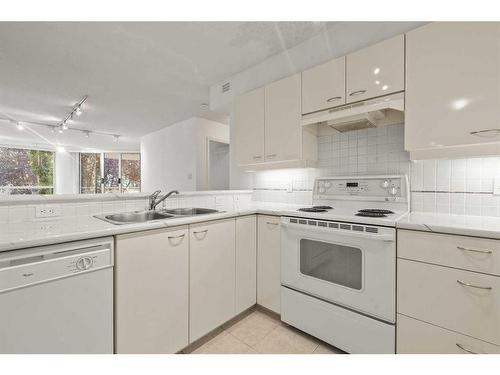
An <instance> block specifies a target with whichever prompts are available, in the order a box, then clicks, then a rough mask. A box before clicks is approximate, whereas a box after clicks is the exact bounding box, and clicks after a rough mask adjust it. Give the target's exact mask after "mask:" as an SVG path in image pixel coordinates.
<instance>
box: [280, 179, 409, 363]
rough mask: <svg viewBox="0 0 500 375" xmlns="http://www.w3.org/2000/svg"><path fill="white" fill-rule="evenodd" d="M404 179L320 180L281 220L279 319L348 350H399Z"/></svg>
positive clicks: (405, 202) (405, 204)
mask: <svg viewBox="0 0 500 375" xmlns="http://www.w3.org/2000/svg"><path fill="white" fill-rule="evenodd" d="M408 197H409V186H408V179H407V177H406V176H397V175H390V176H389V175H388V176H385V175H384V176H355V177H349V176H348V177H345V176H343V177H328V178H325V177H322V178H318V179H317V180H316V181H315V184H314V192H313V206H312V207H304V208H303V209H300V210H296V211H289V212H283V213H282V215H283V216H282V218H281V224H282V232H281V233H282V234H281V285H282V288H281V306H282V307H281V318H282V320H283V321H285V322H286V323H288V324H290V325H292V326H295V327H297V328H299V329H301V330H303V331H305V332H308V333H310V334H312V335H313V336H316V337H318V338H320V339H322V340H324V341H326V342H328V343H330V344H332V345H334V346H336V347H338V348H340V349H342V350H345V351H347V352H349V353H394V352H395V320H396V229H395V224H396V221H397V220H398V218H400V217H401V216H403V215H405V214H406V213H407V212H408V211H409V199H408Z"/></svg>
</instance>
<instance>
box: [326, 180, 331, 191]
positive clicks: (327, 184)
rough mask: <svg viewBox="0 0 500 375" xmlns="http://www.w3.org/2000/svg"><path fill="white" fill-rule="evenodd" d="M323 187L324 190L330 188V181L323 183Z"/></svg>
mask: <svg viewBox="0 0 500 375" xmlns="http://www.w3.org/2000/svg"><path fill="white" fill-rule="evenodd" d="M324 186H325V188H327V189H329V188H330V187H331V186H332V183H331V182H330V181H325V184H324Z"/></svg>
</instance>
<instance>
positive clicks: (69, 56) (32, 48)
mask: <svg viewBox="0 0 500 375" xmlns="http://www.w3.org/2000/svg"><path fill="white" fill-rule="evenodd" d="M333 24H334V23H332V22H330V23H328V22H80V23H70V22H61V23H57V22H30V23H27V22H24V23H23V22H1V23H0V72H1V74H0V117H4V118H13V119H15V120H19V121H35V122H44V123H48V124H58V123H59V122H60V121H62V120H63V119H64V117H66V115H67V114H68V113H69V112H70V111H71V109H72V106H73V105H74V104H75V103H76V102H78V101H79V100H80V99H81V98H82V97H83V96H84V95H88V96H89V98H88V100H87V101H86V102H85V104H84V107H83V109H84V112H83V114H82V116H80V117H78V118H76V120H75V121H74V122H72V125H71V126H72V127H78V128H81V129H88V130H90V131H102V132H107V133H111V134H120V135H121V138H120V141H119V142H118V144H116V143H113V141H112V137H109V136H108V137H104V136H98V135H94V136H91V137H90V138H85V137H84V135H83V134H82V133H75V132H65V133H64V134H62V135H60V134H57V133H56V134H54V133H51V132H50V131H48V129H44V128H40V127H36V126H31V129H32V131H31V132H30V131H26V130H25V131H19V130H17V129H16V128H15V127H14V126H13V125H12V124H11V123H9V122H7V121H0V136H1V137H2V139H4V140H5V141H4V142H2V143H5V142H15V140H20V139H25V140H29V141H30V142H40V143H54V144H68V145H73V147H80V148H89V147H91V148H96V147H97V148H103V149H132V148H134V149H136V148H137V147H138V140H139V137H140V136H142V135H144V134H147V133H150V132H152V131H155V130H158V129H161V128H163V127H165V126H168V125H171V124H173V123H176V122H178V121H181V120H185V119H187V118H190V117H192V116H200V117H205V118H208V119H211V120H215V121H221V122H225V121H227V114H225V113H215V112H211V111H209V110H207V109H202V108H200V104H201V103H208V100H209V86H210V85H212V84H214V83H216V82H218V81H220V80H222V79H224V78H225V77H228V76H231V75H233V74H236V73H238V72H240V71H242V70H245V69H247V68H248V67H250V66H253V65H255V64H257V63H259V62H261V61H264V60H265V59H267V58H269V57H270V56H272V55H275V54H276V53H279V52H280V51H283V50H284V49H288V48H291V47H293V46H295V45H297V44H299V43H301V42H303V41H305V40H307V39H309V38H311V37H313V36H315V35H317V34H318V33H320V32H322V31H324V30H326V29H328V28H330V27H331V26H332V25H333Z"/></svg>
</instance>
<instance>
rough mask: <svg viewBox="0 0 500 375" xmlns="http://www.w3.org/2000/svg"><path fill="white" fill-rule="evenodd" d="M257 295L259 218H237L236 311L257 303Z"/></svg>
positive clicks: (253, 216)
mask: <svg viewBox="0 0 500 375" xmlns="http://www.w3.org/2000/svg"><path fill="white" fill-rule="evenodd" d="M256 297H257V218H256V215H252V216H244V217H239V218H237V219H236V302H235V304H236V311H235V314H239V313H240V312H242V311H245V310H246V309H248V308H249V307H251V306H253V305H255V303H256Z"/></svg>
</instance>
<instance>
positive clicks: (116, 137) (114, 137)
mask: <svg viewBox="0 0 500 375" xmlns="http://www.w3.org/2000/svg"><path fill="white" fill-rule="evenodd" d="M119 139H120V136H119V135H114V136H113V141H114V142H115V143H117V142H118V141H119Z"/></svg>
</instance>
